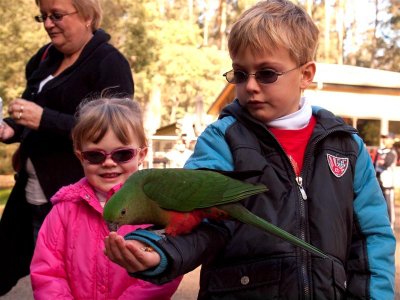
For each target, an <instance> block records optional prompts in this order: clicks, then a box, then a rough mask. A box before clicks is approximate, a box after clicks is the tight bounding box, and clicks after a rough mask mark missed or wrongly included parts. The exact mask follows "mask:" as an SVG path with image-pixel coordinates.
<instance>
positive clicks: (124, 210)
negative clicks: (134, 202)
mask: <svg viewBox="0 0 400 300" xmlns="http://www.w3.org/2000/svg"><path fill="white" fill-rule="evenodd" d="M125 214H126V208H124V209H122V210H121V215H122V216H124V215H125Z"/></svg>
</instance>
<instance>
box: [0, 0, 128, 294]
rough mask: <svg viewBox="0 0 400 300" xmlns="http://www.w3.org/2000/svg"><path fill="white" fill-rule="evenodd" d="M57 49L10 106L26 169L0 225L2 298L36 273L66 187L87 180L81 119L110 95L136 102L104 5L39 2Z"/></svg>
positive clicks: (37, 60) (10, 134)
mask: <svg viewBox="0 0 400 300" xmlns="http://www.w3.org/2000/svg"><path fill="white" fill-rule="evenodd" d="M36 3H37V5H38V6H39V8H40V15H38V16H36V17H35V19H36V21H38V22H43V24H44V28H45V30H46V32H47V33H48V35H49V37H50V39H51V43H50V44H48V45H45V46H43V47H42V48H41V49H40V50H39V51H38V52H37V53H36V54H35V55H34V56H33V57H32V58H31V59H30V60H29V62H28V64H27V66H26V78H27V87H26V89H25V91H24V93H23V94H22V97H21V98H19V99H15V100H13V101H11V102H10V104H9V106H8V112H9V115H10V117H9V118H6V119H4V125H3V126H2V127H1V128H0V141H3V142H4V143H13V142H20V143H21V145H20V151H19V153H18V161H19V162H20V165H21V168H20V170H19V171H18V176H16V178H17V180H16V184H15V186H14V189H13V190H12V192H11V195H10V198H9V200H8V202H7V205H6V207H5V210H4V213H3V216H2V219H1V222H0V244H1V247H0V295H3V294H5V293H7V292H8V291H9V290H10V289H11V288H12V287H13V286H14V285H15V283H16V282H17V281H18V279H19V278H21V277H23V276H25V275H27V274H29V264H30V260H31V258H32V253H33V248H34V243H35V240H36V236H37V233H38V231H39V228H40V226H41V224H42V222H43V220H44V218H45V216H46V215H47V213H48V212H49V210H50V208H51V204H50V202H49V199H50V198H51V196H52V195H53V194H54V193H55V192H56V191H57V190H58V189H60V188H61V187H62V186H64V185H68V184H70V183H73V182H76V181H77V180H79V179H80V178H82V177H83V171H82V167H81V165H80V163H79V160H78V159H77V158H76V157H75V155H74V152H73V147H72V141H71V138H70V133H71V129H72V127H73V125H74V122H75V119H74V116H73V115H74V113H75V110H76V108H77V106H78V105H79V103H80V102H81V101H82V100H83V99H85V98H93V97H95V96H99V95H100V94H102V93H105V92H106V93H112V94H113V95H115V94H119V95H121V96H127V97H132V96H133V92H134V87H133V79H132V74H131V70H130V67H129V64H128V62H127V61H126V59H125V58H124V57H123V56H122V55H121V53H120V52H118V50H116V49H115V48H114V47H113V46H111V45H110V44H108V41H109V39H110V36H109V35H108V34H106V33H105V32H104V31H102V30H101V29H99V25H100V21H101V16H102V11H101V7H100V3H99V1H98V0H90V1H89V0H36ZM32 233H33V234H32Z"/></svg>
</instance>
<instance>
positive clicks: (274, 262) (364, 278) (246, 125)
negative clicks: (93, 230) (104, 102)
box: [105, 0, 396, 300]
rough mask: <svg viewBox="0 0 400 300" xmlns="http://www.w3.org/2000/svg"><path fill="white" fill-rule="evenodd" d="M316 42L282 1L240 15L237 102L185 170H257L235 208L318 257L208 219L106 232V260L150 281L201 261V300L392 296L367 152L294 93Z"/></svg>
mask: <svg viewBox="0 0 400 300" xmlns="http://www.w3.org/2000/svg"><path fill="white" fill-rule="evenodd" d="M317 43H318V28H317V27H316V25H315V23H314V22H313V21H312V19H311V18H310V16H309V15H308V14H307V13H306V11H305V10H304V9H302V8H301V7H300V6H298V5H295V4H294V3H293V2H291V1H289V0H268V1H259V2H257V3H256V4H255V5H254V6H253V7H251V8H250V9H248V10H247V11H245V12H244V13H243V14H242V15H241V16H240V17H239V19H238V20H237V21H236V22H235V23H234V25H233V27H232V29H231V31H230V34H229V40H228V49H229V53H230V56H231V59H232V68H233V69H232V70H230V71H228V72H226V73H225V74H224V75H225V77H226V79H227V81H228V82H230V83H232V84H235V89H236V95H237V99H236V100H235V101H234V102H233V103H232V104H230V105H228V106H227V107H225V108H224V109H223V110H222V112H221V114H220V116H219V119H218V120H217V121H216V122H214V123H213V124H211V125H209V126H208V127H207V128H206V129H205V131H204V132H203V133H202V134H201V135H200V136H199V138H198V139H197V144H196V147H195V150H194V153H193V155H192V156H191V157H190V158H189V160H188V161H187V162H186V164H185V168H189V169H198V168H210V169H217V170H225V171H247V170H254V171H259V172H260V173H261V175H260V176H257V177H253V178H250V179H248V181H249V182H251V183H262V184H265V185H266V186H267V187H268V191H267V192H265V193H263V194H259V195H256V196H253V197H250V198H248V199H245V200H244V201H242V203H243V205H244V206H246V208H247V209H249V210H250V211H251V212H253V213H254V214H256V215H258V216H259V217H261V218H263V219H265V220H267V221H270V222H272V223H273V224H274V225H276V226H279V227H280V228H282V229H284V230H286V231H288V232H289V233H291V234H293V235H295V236H297V237H298V238H300V239H302V240H304V241H306V242H308V243H311V244H312V245H313V246H315V247H317V248H319V249H320V250H322V251H323V252H324V253H325V254H327V255H328V258H325V259H324V258H321V257H318V256H315V255H313V254H310V253H309V252H306V251H305V250H302V249H300V248H298V247H296V246H293V245H292V244H290V243H288V242H285V241H283V240H281V239H278V238H276V237H275V236H273V235H271V234H268V233H265V232H263V231H262V230H259V229H257V228H254V227H252V226H249V225H246V224H243V223H240V222H236V221H231V220H229V221H224V222H217V221H213V220H207V221H204V222H203V223H202V224H201V225H200V226H199V227H197V228H196V229H194V230H193V232H191V233H189V234H185V235H181V236H176V237H174V236H168V235H160V233H159V232H153V231H151V230H143V229H139V230H137V231H134V232H132V233H130V234H129V239H134V238H135V236H136V237H137V240H124V238H123V237H122V236H120V235H118V234H116V233H115V232H112V233H110V235H109V236H108V237H107V238H106V240H105V246H106V253H107V255H108V256H109V257H110V259H111V260H112V261H114V262H116V263H118V264H120V265H121V266H123V267H125V268H126V269H127V270H128V271H129V272H130V273H131V274H132V276H135V277H137V278H141V279H144V280H147V281H150V282H153V283H163V282H167V281H168V280H171V279H172V278H175V277H176V276H179V275H181V274H185V273H187V272H189V271H191V270H193V269H195V268H196V267H197V266H199V265H200V264H201V276H200V291H199V295H198V298H199V299H207V300H209V299H229V300H231V299H251V300H255V299H318V300H319V299H385V300H386V299H394V285H395V280H394V279H395V263H394V255H395V249H396V240H395V237H394V235H393V231H392V229H391V228H390V223H389V219H388V218H387V215H386V203H385V200H384V198H383V195H382V192H381V190H380V188H379V184H378V181H377V179H376V176H375V171H374V167H373V164H372V160H371V158H370V156H369V153H368V151H367V149H366V147H365V145H364V142H363V140H362V139H361V138H360V136H359V135H357V132H356V130H355V129H354V128H353V127H351V126H349V125H347V124H346V123H345V122H344V121H343V120H342V119H341V118H338V117H336V116H335V115H334V114H333V113H331V112H329V111H327V110H325V109H323V108H320V107H313V106H311V104H310V102H309V101H308V100H307V99H306V98H305V97H303V96H302V95H303V92H304V90H305V89H306V88H307V87H308V86H309V85H310V84H311V83H312V82H313V78H314V75H315V72H316V63H315V61H314V58H315V53H316V49H317ZM188 201H190V200H188ZM143 231H144V232H145V234H144V232H143ZM140 236H146V237H147V238H148V241H149V242H148V244H151V243H154V244H155V245H156V246H157V247H159V250H160V252H158V249H157V253H161V254H162V255H160V256H159V257H158V259H156V257H154V255H152V254H153V253H151V255H150V253H144V254H143V253H142V252H140V251H138V250H139V249H140V248H143V247H146V242H145V241H144V240H143V239H142V240H140V239H139V237H140ZM143 243H144V244H143ZM161 257H163V258H165V257H167V258H168V260H167V262H168V263H167V264H164V262H165V259H163V260H161ZM160 262H162V264H160ZM144 270H145V272H143V271H144ZM154 270H157V273H158V274H155V272H154Z"/></svg>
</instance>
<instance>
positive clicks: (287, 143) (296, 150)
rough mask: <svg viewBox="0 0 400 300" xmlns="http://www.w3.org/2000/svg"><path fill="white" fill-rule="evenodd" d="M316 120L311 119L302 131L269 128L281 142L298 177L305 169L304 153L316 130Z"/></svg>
mask: <svg viewBox="0 0 400 300" xmlns="http://www.w3.org/2000/svg"><path fill="white" fill-rule="evenodd" d="M315 123H316V119H315V117H314V116H312V117H311V119H310V122H308V125H307V126H306V127H304V128H302V129H290V130H289V129H278V128H272V127H270V128H268V129H269V130H270V131H271V132H272V134H273V135H274V136H275V137H276V139H277V140H278V141H279V143H280V144H281V146H282V147H283V150H285V152H286V154H287V156H288V157H289V159H290V161H291V162H292V165H293V168H294V171H295V173H296V175H297V176H298V175H300V172H301V169H302V168H303V160H304V152H305V151H306V147H307V145H308V141H309V140H310V137H311V134H312V132H313V130H314V127H315Z"/></svg>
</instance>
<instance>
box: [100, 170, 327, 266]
mask: <svg viewBox="0 0 400 300" xmlns="http://www.w3.org/2000/svg"><path fill="white" fill-rule="evenodd" d="M232 173H235V172H232ZM239 173H240V172H239ZM226 174H227V173H226ZM265 191H267V187H266V186H265V185H263V184H258V185H254V184H251V183H247V182H244V181H241V180H238V179H234V178H231V177H230V176H227V175H224V174H222V173H220V171H212V170H204V169H198V170H189V169H144V170H140V171H137V172H135V173H133V174H132V175H131V176H130V177H129V178H128V180H127V181H126V182H125V183H124V185H123V186H122V188H121V189H120V190H119V191H117V192H116V193H115V194H114V195H113V196H112V197H111V198H110V199H109V200H108V201H107V203H106V205H105V207H104V213H103V217H104V220H105V221H106V222H107V224H108V225H109V228H110V230H116V228H117V227H118V226H121V225H124V224H132V225H138V224H154V225H160V226H163V227H165V232H166V234H170V235H177V234H184V233H189V232H190V231H192V229H193V228H194V227H196V226H197V225H198V224H200V222H201V221H202V220H203V219H204V218H210V219H227V218H229V217H230V218H233V219H236V220H239V221H241V222H243V223H246V224H251V225H253V226H256V227H258V228H260V229H262V230H264V231H267V232H269V233H271V234H273V235H275V236H277V237H279V238H282V239H284V240H286V241H288V242H290V243H292V244H294V245H296V246H299V247H301V248H303V249H305V250H307V251H309V252H311V253H314V254H316V255H318V256H320V257H323V258H327V256H326V255H325V254H324V253H322V252H321V251H320V250H319V249H318V248H316V247H314V246H312V245H310V244H308V243H306V242H304V241H303V240H301V239H299V238H297V237H295V236H294V235H292V234H290V233H288V232H286V231H284V230H282V229H280V228H279V227H277V226H275V225H273V224H271V223H269V222H267V221H266V220H264V219H262V218H260V217H258V216H256V215H255V214H253V213H252V212H250V211H249V210H247V209H246V208H245V207H244V206H243V205H242V204H240V202H239V201H240V200H242V199H244V198H247V197H249V196H252V195H255V194H259V193H263V192H265Z"/></svg>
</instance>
